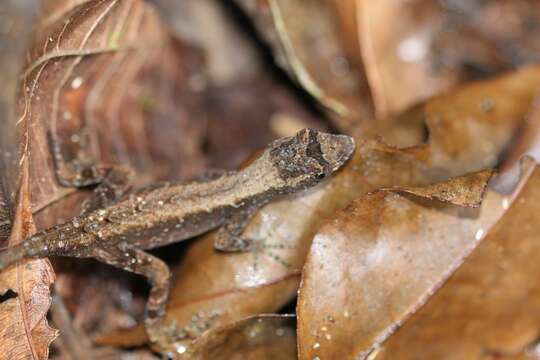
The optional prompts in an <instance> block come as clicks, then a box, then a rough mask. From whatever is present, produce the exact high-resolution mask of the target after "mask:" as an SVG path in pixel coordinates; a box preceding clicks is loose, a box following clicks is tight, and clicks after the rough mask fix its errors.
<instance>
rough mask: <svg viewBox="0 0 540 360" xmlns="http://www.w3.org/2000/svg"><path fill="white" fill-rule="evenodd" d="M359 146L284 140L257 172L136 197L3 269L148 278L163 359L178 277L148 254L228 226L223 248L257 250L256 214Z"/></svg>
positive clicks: (340, 138)
mask: <svg viewBox="0 0 540 360" xmlns="http://www.w3.org/2000/svg"><path fill="white" fill-rule="evenodd" d="M354 147H355V146H354V141H353V140H352V138H350V137H348V136H345V135H331V134H328V133H323V132H319V131H316V130H311V129H304V130H301V131H300V132H298V133H297V134H296V135H295V136H293V137H287V138H282V139H278V140H276V141H274V142H272V143H270V145H269V146H268V147H267V149H266V150H265V151H264V152H263V154H262V155H261V156H260V157H259V158H258V159H256V160H255V161H254V162H253V163H252V164H251V165H249V166H248V167H246V168H245V169H243V170H240V171H238V172H232V173H227V174H224V175H223V176H220V177H218V178H215V179H212V180H209V181H205V182H193V183H188V184H171V183H166V184H161V185H154V186H151V187H148V188H146V189H142V190H139V191H136V192H133V193H131V194H129V195H127V196H124V197H123V198H122V199H120V200H119V201H117V202H116V203H113V204H112V205H109V206H106V207H104V208H100V209H97V210H93V211H87V212H86V213H84V214H83V215H81V216H78V217H75V218H73V219H72V220H71V221H68V222H66V223H64V224H62V225H58V226H55V227H52V228H50V229H47V230H44V231H41V232H39V233H36V234H35V235H33V236H31V237H30V238H28V239H26V240H25V241H23V242H22V243H21V244H19V245H17V246H15V247H12V248H9V249H7V250H6V251H4V252H1V253H0V270H2V269H4V268H6V267H7V266H9V265H10V264H12V263H14V262H16V261H17V260H20V259H23V258H27V257H45V256H53V255H54V256H69V257H77V258H85V257H92V258H96V259H97V260H99V261H102V262H104V263H107V264H110V265H113V266H116V267H119V268H122V269H124V270H127V271H130V272H133V273H136V274H140V275H143V276H145V277H146V278H147V279H148V281H149V282H150V285H151V291H150V295H149V298H148V303H147V308H146V316H145V326H146V330H147V333H148V336H149V338H150V341H151V342H152V343H154V344H155V345H156V346H157V347H158V348H159V349H160V350H161V351H162V352H163V353H165V354H166V353H169V354H172V353H173V352H174V351H175V348H176V346H175V340H174V339H173V338H171V336H170V334H169V332H167V331H166V329H165V328H164V326H163V320H164V316H165V309H166V302H167V298H168V294H169V278H170V272H169V269H168V267H167V265H166V264H165V263H164V262H163V261H162V260H160V259H158V258H156V257H154V256H152V255H150V254H148V253H146V252H145V251H144V250H146V249H152V248H155V247H160V246H164V245H167V244H170V243H173V242H177V241H181V240H184V239H188V238H191V237H194V236H197V235H200V234H202V233H205V232H207V231H209V230H212V229H215V228H218V227H220V229H219V230H218V233H217V236H216V243H215V247H216V249H218V250H221V251H249V250H250V249H251V248H252V246H253V241H252V240H251V239H248V238H245V237H243V236H242V230H243V228H244V226H245V225H246V224H247V223H248V222H249V219H250V218H251V217H252V215H253V214H254V213H255V211H256V210H257V209H258V208H260V207H261V206H263V205H265V204H267V203H268V202H270V201H272V200H274V199H275V198H276V197H279V196H282V195H286V194H291V193H295V192H298V191H301V190H304V189H307V188H309V187H312V186H314V185H316V184H317V183H319V182H320V181H321V180H323V179H324V178H326V177H327V176H329V175H330V174H332V173H333V172H335V171H336V170H337V169H338V168H340V167H341V166H342V165H343V164H344V163H345V162H346V161H347V160H348V159H349V157H350V156H351V154H352V152H353V151H354Z"/></svg>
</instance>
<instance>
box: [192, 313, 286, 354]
mask: <svg viewBox="0 0 540 360" xmlns="http://www.w3.org/2000/svg"><path fill="white" fill-rule="evenodd" d="M295 325H296V323H295V321H294V317H291V316H287V315H281V316H279V315H260V316H255V317H251V318H247V319H245V320H242V321H239V322H236V323H233V324H230V325H227V326H224V327H219V328H215V329H213V330H212V331H209V332H208V333H205V334H204V335H203V336H202V337H201V338H199V339H198V340H197V341H195V342H194V344H193V347H192V350H190V351H189V352H188V353H186V354H189V358H190V359H200V360H203V359H216V360H220V359H223V360H225V359H226V360H229V359H231V360H233V359H238V360H240V359H247V360H249V359H253V360H255V359H256V360H259V359H262V360H264V359H267V360H271V359H283V360H287V359H291V360H292V359H296V358H297V357H296V335H295V331H294V329H295Z"/></svg>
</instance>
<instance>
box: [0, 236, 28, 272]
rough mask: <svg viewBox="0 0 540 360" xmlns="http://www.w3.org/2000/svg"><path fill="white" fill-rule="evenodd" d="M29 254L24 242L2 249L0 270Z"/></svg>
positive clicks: (0, 252)
mask: <svg viewBox="0 0 540 360" xmlns="http://www.w3.org/2000/svg"><path fill="white" fill-rule="evenodd" d="M27 256H28V252H27V251H26V248H25V246H24V242H23V243H21V244H17V245H15V246H12V247H9V248H7V249H5V250H3V251H0V271H3V270H4V269H5V268H7V267H8V266H10V265H11V264H13V263H14V262H16V261H19V260H21V259H23V258H25V257H27Z"/></svg>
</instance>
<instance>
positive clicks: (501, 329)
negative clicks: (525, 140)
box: [374, 165, 540, 359]
mask: <svg viewBox="0 0 540 360" xmlns="http://www.w3.org/2000/svg"><path fill="white" fill-rule="evenodd" d="M529 166H531V165H529ZM533 167H534V165H533ZM529 171H530V174H528V175H527V176H525V177H524V178H523V179H522V180H521V182H522V183H521V184H520V187H521V191H520V192H519V194H518V195H517V198H516V199H515V200H514V201H512V204H511V205H509V206H510V207H509V209H508V210H507V211H506V213H505V215H504V217H502V219H501V220H500V221H499V222H498V223H497V224H496V225H495V226H494V227H493V228H492V229H490V230H489V231H488V232H487V234H486V235H485V238H484V239H483V240H482V241H481V243H480V244H479V245H478V247H477V248H476V249H475V251H474V252H473V253H472V254H471V255H470V256H469V257H468V258H467V259H466V260H465V262H464V263H463V264H462V265H461V266H460V268H459V269H458V270H456V272H455V273H454V274H453V275H452V276H451V277H450V278H449V279H448V281H447V282H446V283H445V285H444V287H442V288H441V289H440V290H439V291H438V292H437V293H435V294H434V295H433V296H432V297H431V298H430V299H429V301H428V302H427V303H426V304H425V305H424V306H423V307H422V308H421V309H420V310H419V311H418V312H417V313H416V314H414V315H413V316H412V317H411V318H410V319H409V320H408V321H406V322H405V324H404V326H403V327H402V328H401V329H399V330H398V331H397V332H396V333H395V334H394V335H393V336H392V337H391V338H390V339H388V340H387V341H386V342H385V343H383V344H382V345H381V347H380V349H379V350H378V352H377V356H374V358H375V359H395V358H396V357H398V356H399V358H400V359H484V358H486V359H487V358H491V359H514V358H515V359H518V358H522V359H526V358H529V359H532V358H537V350H535V348H537V342H538V334H539V333H540V322H539V321H538V318H539V316H540V287H539V284H538V282H537V281H535V279H537V278H538V276H540V266H539V265H540V264H539V262H538V257H537V256H536V255H537V254H538V251H540V249H539V246H540V243H539V242H538V231H539V230H538V221H537V217H538V213H539V211H540V193H539V192H538V186H539V185H540V169H539V168H538V167H534V169H530V170H529ZM441 324H444V326H441ZM535 351H536V355H535ZM398 354H399V355H398Z"/></svg>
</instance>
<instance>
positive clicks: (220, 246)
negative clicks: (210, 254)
mask: <svg viewBox="0 0 540 360" xmlns="http://www.w3.org/2000/svg"><path fill="white" fill-rule="evenodd" d="M258 209H259V205H258V204H257V205H253V206H247V207H246V208H244V209H242V210H239V211H237V212H235V213H234V215H232V216H231V217H230V218H228V219H227V220H226V222H225V224H224V225H223V226H222V227H221V228H219V230H218V232H217V234H216V239H215V242H214V248H215V249H217V250H221V251H226V252H244V251H251V250H252V249H253V247H254V245H255V241H254V240H253V239H250V238H247V237H245V236H242V232H243V231H244V228H245V227H246V225H247V224H248V223H249V221H250V220H251V219H252V218H253V216H254V215H255V213H256V212H257V210H258Z"/></svg>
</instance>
